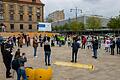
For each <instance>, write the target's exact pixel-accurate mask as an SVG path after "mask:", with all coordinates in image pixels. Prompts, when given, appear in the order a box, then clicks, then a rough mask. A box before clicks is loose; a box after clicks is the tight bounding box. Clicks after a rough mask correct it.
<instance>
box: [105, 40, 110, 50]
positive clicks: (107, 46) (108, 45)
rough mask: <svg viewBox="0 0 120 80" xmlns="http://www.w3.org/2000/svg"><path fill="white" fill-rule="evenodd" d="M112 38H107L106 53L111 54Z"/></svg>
mask: <svg viewBox="0 0 120 80" xmlns="http://www.w3.org/2000/svg"><path fill="white" fill-rule="evenodd" d="M110 42H111V41H110V38H107V39H106V41H105V48H106V49H105V50H106V52H110Z"/></svg>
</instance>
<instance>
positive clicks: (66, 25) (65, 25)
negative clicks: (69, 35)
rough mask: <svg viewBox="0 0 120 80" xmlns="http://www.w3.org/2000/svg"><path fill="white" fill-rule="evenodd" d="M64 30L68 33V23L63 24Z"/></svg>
mask: <svg viewBox="0 0 120 80" xmlns="http://www.w3.org/2000/svg"><path fill="white" fill-rule="evenodd" d="M63 28H64V30H66V31H69V30H70V25H69V24H68V23H65V24H64V25H63Z"/></svg>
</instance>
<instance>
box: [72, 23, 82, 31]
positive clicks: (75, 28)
mask: <svg viewBox="0 0 120 80" xmlns="http://www.w3.org/2000/svg"><path fill="white" fill-rule="evenodd" d="M70 26H71V30H72V31H79V30H84V23H82V22H78V21H73V22H71V23H70Z"/></svg>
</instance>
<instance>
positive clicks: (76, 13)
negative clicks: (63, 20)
mask: <svg viewBox="0 0 120 80" xmlns="http://www.w3.org/2000/svg"><path fill="white" fill-rule="evenodd" d="M72 11H75V15H76V21H77V15H78V11H80V12H81V13H82V10H81V9H78V8H77V7H75V9H70V12H72Z"/></svg>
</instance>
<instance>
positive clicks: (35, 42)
mask: <svg viewBox="0 0 120 80" xmlns="http://www.w3.org/2000/svg"><path fill="white" fill-rule="evenodd" d="M37 47H38V42H37V39H36V38H34V37H33V48H34V57H37V56H36V53H37Z"/></svg>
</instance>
